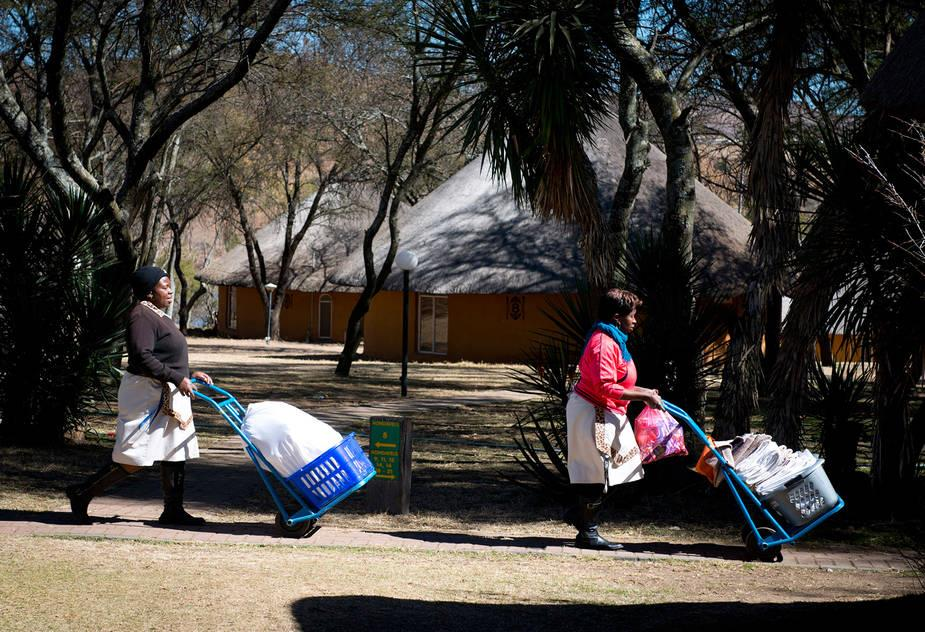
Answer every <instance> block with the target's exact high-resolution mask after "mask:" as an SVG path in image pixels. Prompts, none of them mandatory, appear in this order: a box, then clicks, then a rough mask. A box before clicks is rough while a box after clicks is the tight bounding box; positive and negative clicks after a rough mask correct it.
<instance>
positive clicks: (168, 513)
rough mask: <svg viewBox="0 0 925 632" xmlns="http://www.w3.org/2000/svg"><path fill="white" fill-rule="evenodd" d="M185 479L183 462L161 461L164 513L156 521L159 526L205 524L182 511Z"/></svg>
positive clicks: (203, 519) (184, 463)
mask: <svg viewBox="0 0 925 632" xmlns="http://www.w3.org/2000/svg"><path fill="white" fill-rule="evenodd" d="M185 478H186V462H185V461H161V486H162V487H163V488H164V513H162V514H161V517H160V518H158V519H157V521H158V522H159V523H161V524H173V525H184V526H197V525H203V524H205V523H206V520H205V518H197V517H195V516H191V515H189V514H188V513H186V510H185V509H183V482H184V479H185Z"/></svg>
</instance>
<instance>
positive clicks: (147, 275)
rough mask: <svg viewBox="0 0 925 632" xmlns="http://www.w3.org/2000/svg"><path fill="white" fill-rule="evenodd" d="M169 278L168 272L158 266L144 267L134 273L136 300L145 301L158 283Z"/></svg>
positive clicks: (133, 282)
mask: <svg viewBox="0 0 925 632" xmlns="http://www.w3.org/2000/svg"><path fill="white" fill-rule="evenodd" d="M165 276H167V270H164V269H163V268H158V267H157V266H144V267H143V268H138V269H137V270H135V272H133V273H132V292H134V294H135V298H137V299H139V300H140V299H143V298H145V297H146V296H147V295H148V292H150V291H151V290H152V289H154V286H155V285H157V282H158V281H160V280H161V279H163V278H164V277H165Z"/></svg>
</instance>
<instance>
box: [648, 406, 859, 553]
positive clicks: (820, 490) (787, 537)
mask: <svg viewBox="0 0 925 632" xmlns="http://www.w3.org/2000/svg"><path fill="white" fill-rule="evenodd" d="M662 404H663V405H664V406H665V410H667V411H668V412H669V413H671V415H672V416H674V417H675V418H676V419H678V420H680V421H682V422H684V424H686V425H687V426H688V427H689V428H690V429H691V430H692V431H693V432H694V434H696V435H697V437H698V438H699V439H700V440H701V441H702V442H703V443H704V444H705V445H706V446H707V447H708V448H709V449H710V451H711V452H712V453H713V455H714V456H716V460H717V463H718V464H719V466H720V468H722V473H723V476H724V477H725V478H726V482H727V483H728V485H729V489H730V490H731V491H732V496H733V498H735V500H736V503H737V504H738V506H739V509H741V510H742V514H743V515H744V516H745V521H746V524H745V526H743V527H742V541H743V543H744V544H745V548H746V549H747V550H748V552H749V554H750V555H751V556H752V557H753V558H756V559H758V560H761V561H762V562H780V561H781V560H782V559H783V555H782V553H781V546H782V545H784V544H790V543H792V542H796V541H797V540H798V539H800V538H802V537H803V536H804V535H806V534H807V533H809V532H810V531H812V530H813V529H815V528H816V527H818V526H819V525H820V524H822V523H823V522H825V521H826V520H828V519H829V518H831V517H832V516H834V515H835V514H836V513H838V512H839V511H841V510H842V509H843V508H844V507H845V501H843V500H842V499H841V497H840V496H839V495H838V494H837V493H835V490H834V489H832V484H831V483H830V482H829V479H828V477H827V476H826V474H825V470H823V469H822V464H821V462H819V463H817V465H816V467H814V468H812V470H811V471H809V472H807V473H805V474H803V475H801V476H799V477H797V478H795V479H793V480H791V481H788V482H787V483H786V484H784V485H783V486H781V487H780V488H778V489H776V490H774V491H772V492H770V493H768V494H762V495H761V497H759V496H757V495H756V494H755V493H754V492H753V491H752V490H751V488H749V487H748V485H746V483H745V481H743V480H742V478H741V477H740V476H739V474H738V473H737V472H736V471H735V469H734V468H733V467H732V466H731V465H730V464H729V462H728V461H727V460H726V459H725V458H723V455H722V454H721V453H720V452H719V450H717V449H716V448H715V447H714V446H713V443H712V442H711V441H710V439H709V437H707V435H706V433H705V432H704V431H703V430H702V429H701V428H700V426H698V425H697V424H696V423H695V422H694V420H693V419H691V417H690V415H688V414H687V413H686V412H684V411H683V410H681V409H680V408H679V407H677V406H675V405H674V404H671V403H669V402H667V401H665V400H662ZM746 501H747V504H746ZM750 507H751V509H750ZM753 515H754V516H755V517H757V518H758V520H756V518H754V517H753ZM759 522H761V523H762V526H758V523H759ZM785 525H786V526H785Z"/></svg>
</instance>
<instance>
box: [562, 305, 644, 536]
mask: <svg viewBox="0 0 925 632" xmlns="http://www.w3.org/2000/svg"><path fill="white" fill-rule="evenodd" d="M640 305H642V301H641V300H640V299H639V297H638V296H636V295H635V294H633V293H632V292H628V291H626V290H618V289H612V290H608V291H607V293H606V294H604V295H603V296H602V297H601V300H600V303H599V305H598V318H599V322H597V323H596V324H595V325H594V327H593V328H592V330H591V335H590V336H589V337H588V341H587V343H586V344H585V348H584V351H583V352H582V354H581V360H580V361H579V363H578V371H579V373H580V375H581V378H580V379H579V381H578V383H577V384H575V388H574V389H573V390H572V394H571V396H570V397H569V401H568V405H567V407H566V409H565V415H566V424H567V427H568V473H569V482H570V483H571V487H572V490H573V491H574V494H575V497H576V499H577V504H576V505H575V506H573V507H571V508H570V509H569V510H568V511H567V512H566V514H565V521H566V522H567V523H569V524H571V525H572V526H574V527H575V528H576V529H578V535H577V537H576V538H575V546H577V547H578V548H582V549H600V550H610V551H614V550H617V549H622V548H623V546H622V545H621V544H617V543H614V542H609V541H608V540H605V539H604V538H602V537H601V536H600V534H599V533H598V532H597V514H598V511H600V508H601V505H602V503H603V501H604V496H605V494H606V492H607V489H609V488H610V487H611V486H613V485H620V484H622V483H628V482H630V481H637V480H639V479H641V478H642V476H643V473H642V459H641V458H640V455H639V447H638V446H637V445H636V438H635V437H634V436H633V428H632V426H630V423H629V420H628V419H627V417H626V407H627V404H629V401H630V400H641V401H643V402H645V403H646V404H648V405H649V406H652V407H654V408H661V407H662V400H661V398H660V397H659V395H658V391H656V390H653V389H650V388H642V387H640V386H636V365H635V364H634V363H633V357H632V355H630V352H629V349H627V347H626V340H627V337H628V335H629V334H631V333H632V332H633V329H635V327H636V308H637V307H639V306H640Z"/></svg>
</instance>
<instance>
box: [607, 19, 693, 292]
mask: <svg viewBox="0 0 925 632" xmlns="http://www.w3.org/2000/svg"><path fill="white" fill-rule="evenodd" d="M602 28H603V30H602V31H600V34H601V37H602V38H603V40H604V41H605V42H607V44H608V46H609V48H610V49H611V51H612V52H613V54H614V55H615V56H616V57H617V58H618V59H619V60H620V63H621V68H622V69H623V71H624V72H627V73H629V75H630V76H631V77H632V78H633V79H634V80H635V81H636V83H637V84H638V86H639V89H640V91H641V92H642V94H643V96H644V98H645V100H646V104H647V105H648V106H649V111H650V112H652V116H653V118H654V119H655V123H656V125H657V126H658V128H659V131H660V133H661V136H662V140H663V141H664V143H665V154H666V162H667V168H668V175H667V178H666V181H665V191H666V206H665V216H664V218H663V221H662V238H663V241H664V243H665V244H666V245H667V247H669V248H672V249H673V250H674V251H676V252H677V253H678V255H679V256H680V257H681V258H682V260H684V261H687V262H690V261H691V260H692V256H693V254H692V243H693V235H694V232H693V229H694V210H695V208H696V198H695V182H696V174H695V171H694V152H693V141H692V139H691V135H690V121H689V119H688V117H689V114H690V110H689V109H685V110H682V109H681V106H680V104H679V103H678V100H677V98H676V96H675V94H674V92H673V91H672V89H671V86H670V85H669V83H668V79H667V78H666V77H665V74H664V73H663V72H662V70H661V68H659V66H658V63H657V62H656V60H655V58H654V57H653V55H652V54H651V53H650V52H649V51H648V50H646V48H645V47H644V46H643V45H642V44H641V43H640V41H639V40H638V39H637V38H636V36H635V35H634V34H633V33H632V32H631V31H630V30H629V28H628V27H627V25H626V23H625V22H624V20H623V19H622V18H620V17H619V16H616V17H615V18H614V20H613V23H612V28H611V25H609V24H608V25H602ZM691 309H693V297H691Z"/></svg>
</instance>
